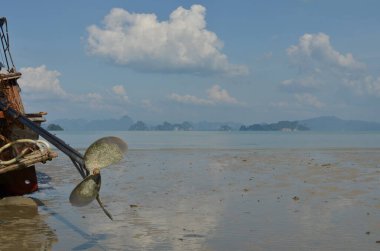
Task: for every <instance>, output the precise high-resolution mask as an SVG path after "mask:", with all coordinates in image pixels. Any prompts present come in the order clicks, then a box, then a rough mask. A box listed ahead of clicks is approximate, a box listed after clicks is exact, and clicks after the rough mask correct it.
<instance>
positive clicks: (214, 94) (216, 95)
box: [169, 85, 241, 105]
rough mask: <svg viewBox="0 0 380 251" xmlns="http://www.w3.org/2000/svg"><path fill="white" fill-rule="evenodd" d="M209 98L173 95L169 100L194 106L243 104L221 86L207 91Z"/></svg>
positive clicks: (215, 86) (214, 86)
mask: <svg viewBox="0 0 380 251" xmlns="http://www.w3.org/2000/svg"><path fill="white" fill-rule="evenodd" d="M206 92H207V95H208V98H207V99H204V98H198V97H196V96H192V95H179V94H176V93H172V94H171V95H170V96H169V99H171V100H173V101H176V102H178V103H183V104H193V105H217V104H235V105H237V104H241V103H239V102H238V101H237V100H236V99H235V98H234V97H231V95H230V94H229V93H228V92H227V90H225V89H222V88H221V87H220V86H219V85H213V86H212V87H211V88H210V89H208V90H207V91H206Z"/></svg>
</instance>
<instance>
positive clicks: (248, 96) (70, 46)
mask: <svg viewBox="0 0 380 251" xmlns="http://www.w3.org/2000/svg"><path fill="white" fill-rule="evenodd" d="M379 9H380V2H379V1H375V0H373V1H371V0H365V1H350V0H335V1H327V0H326V1H324V0H320V1H316V0H315V1H314V0H292V1H291V0H289V1H271V0H268V1H254V0H251V1H248V0H247V1H224V0H218V1H216V0H214V1H211V0H210V1H174V0H173V1H157V0H152V1H143V0H139V1H126V0H124V1H121V0H119V1H116V0H108V1H97V0H91V1H90V0H81V1H18V0H14V1H6V2H4V3H3V4H2V8H1V13H0V15H1V16H6V17H7V19H8V26H9V30H10V39H11V51H12V55H13V58H14V62H15V65H16V67H17V69H18V70H19V71H21V72H22V73H23V77H22V79H20V81H19V83H20V86H21V88H22V97H23V100H24V103H25V106H26V107H27V111H28V112H38V111H47V112H48V113H49V115H48V119H49V120H54V119H58V118H86V119H95V118H97V119H98V118H118V117H121V116H123V115H129V116H130V117H132V118H133V119H134V120H143V121H147V122H162V121H165V120H166V121H170V122H182V121H184V120H189V121H194V122H196V121H201V120H208V121H221V122H223V121H235V122H242V123H246V124H250V123H259V122H274V121H278V120H284V119H285V120H298V119H307V118H311V117H316V116H323V115H334V116H338V117H341V118H344V119H361V120H371V121H380V118H379V117H378V116H377V114H378V107H380V46H379V45H380V29H379V27H380V16H379V14H378V10H379Z"/></svg>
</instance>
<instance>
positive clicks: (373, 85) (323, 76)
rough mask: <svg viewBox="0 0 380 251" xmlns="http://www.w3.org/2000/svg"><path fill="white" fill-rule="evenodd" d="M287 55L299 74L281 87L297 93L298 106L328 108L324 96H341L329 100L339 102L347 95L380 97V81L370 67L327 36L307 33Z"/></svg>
mask: <svg viewBox="0 0 380 251" xmlns="http://www.w3.org/2000/svg"><path fill="white" fill-rule="evenodd" d="M286 52H287V55H288V58H289V61H290V62H291V64H292V65H294V66H296V67H297V68H298V72H297V74H296V75H295V76H294V77H293V78H290V79H287V80H284V81H282V82H281V83H280V85H279V87H280V90H283V91H287V92H290V93H293V94H294V96H293V97H294V98H295V101H296V102H297V103H298V104H303V105H305V106H309V107H314V108H318V109H320V108H323V107H325V106H326V104H325V103H323V102H321V101H320V99H319V98H320V97H322V96H323V98H322V99H326V97H327V95H336V94H337V93H339V96H335V97H330V98H327V99H328V100H334V102H339V99H344V98H345V97H343V96H346V98H347V95H350V96H351V95H354V96H358V95H361V96H363V97H367V96H375V97H380V78H379V77H373V76H371V75H369V74H368V69H367V66H366V65H365V64H364V63H362V62H360V61H358V60H357V59H355V58H354V56H353V55H352V54H351V53H341V52H340V51H338V50H337V49H335V48H334V47H333V46H332V44H331V42H330V37H329V36H328V35H327V34H324V33H318V34H304V35H303V36H301V37H300V38H299V41H298V44H296V45H292V46H290V47H289V48H288V49H287V50H286ZM311 93H312V94H311ZM317 96H319V97H317ZM346 100H347V99H346Z"/></svg>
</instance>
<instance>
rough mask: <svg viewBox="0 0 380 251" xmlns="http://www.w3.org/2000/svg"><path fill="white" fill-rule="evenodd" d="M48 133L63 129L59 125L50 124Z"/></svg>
mask: <svg viewBox="0 0 380 251" xmlns="http://www.w3.org/2000/svg"><path fill="white" fill-rule="evenodd" d="M46 129H47V130H48V131H63V128H62V127H61V126H60V125H57V124H50V125H48V126H47V128H46Z"/></svg>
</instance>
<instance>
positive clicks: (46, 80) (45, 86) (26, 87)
mask: <svg viewBox="0 0 380 251" xmlns="http://www.w3.org/2000/svg"><path fill="white" fill-rule="evenodd" d="M20 72H21V73H22V77H21V78H20V79H19V81H18V82H19V84H20V87H21V89H22V90H23V91H24V92H25V93H26V94H34V95H38V96H39V97H41V96H45V97H50V98H51V95H53V96H55V97H57V96H58V97H65V96H67V93H66V92H65V91H64V90H63V89H62V87H61V85H60V82H59V76H60V75H61V74H60V73H59V72H58V71H51V70H48V69H47V68H46V66H45V65H41V66H39V67H35V68H34V67H25V68H21V69H20Z"/></svg>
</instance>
